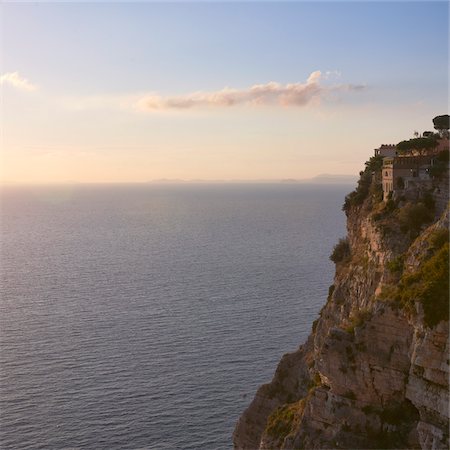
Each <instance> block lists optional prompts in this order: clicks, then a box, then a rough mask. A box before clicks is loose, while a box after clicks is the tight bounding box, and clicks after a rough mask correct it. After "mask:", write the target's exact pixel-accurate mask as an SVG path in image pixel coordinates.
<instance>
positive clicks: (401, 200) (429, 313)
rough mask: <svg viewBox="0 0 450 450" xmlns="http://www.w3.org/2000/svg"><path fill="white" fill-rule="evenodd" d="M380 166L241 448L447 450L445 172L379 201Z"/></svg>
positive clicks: (363, 187) (251, 411)
mask: <svg viewBox="0 0 450 450" xmlns="http://www.w3.org/2000/svg"><path fill="white" fill-rule="evenodd" d="M374 165H377V166H379V160H376V158H372V159H371V160H370V161H369V162H368V163H366V170H365V171H364V172H361V179H360V181H359V184H358V187H357V189H356V190H355V191H354V192H352V193H351V194H349V195H348V196H347V197H346V201H345V204H344V210H345V213H346V215H347V232H348V235H347V237H346V238H344V239H341V240H340V242H339V243H338V244H337V245H336V247H335V249H334V251H333V254H332V256H331V258H332V259H333V261H334V262H335V263H336V275H335V279H334V284H333V285H332V286H330V290H329V295H328V300H327V302H326V304H325V306H324V307H323V308H322V310H321V312H320V317H319V318H318V319H317V320H316V321H315V322H314V324H313V327H312V332H311V334H310V336H309V338H308V339H307V341H306V343H305V344H304V345H302V346H301V347H300V348H299V349H298V350H297V351H296V352H294V353H290V354H287V355H285V356H283V358H282V359H281V361H280V363H279V365H278V368H277V369H276V372H275V375H274V377H273V379H272V381H271V382H270V383H268V384H265V385H263V386H261V387H260V388H259V390H258V391H257V393H256V395H255V398H254V399H253V401H252V402H251V404H250V405H249V407H248V408H247V410H246V411H245V412H244V413H243V414H242V416H241V417H240V419H239V421H238V423H237V425H236V428H235V432H234V436H233V443H234V447H235V448H236V449H258V448H259V449H302V448H303V449H305V448H306V449H338V448H353V449H354V448H364V449H369V448H383V449H393V448H402V449H414V448H422V449H447V448H449V431H448V430H449V406H448V400H449V389H448V375H449V348H448V345H449V343H448V331H449V322H448V317H449V311H448V291H449V287H448V283H449V280H448V251H449V239H448V224H449V210H448V196H447V193H448V170H447V172H446V174H445V175H443V176H440V177H439V178H438V179H435V180H434V181H433V184H432V186H431V188H430V187H429V186H428V187H427V188H426V189H421V188H420V186H419V187H417V186H416V187H415V188H414V189H413V190H410V191H409V192H405V195H401V196H398V197H397V198H391V199H389V200H387V201H383V199H382V193H381V181H380V180H379V179H377V176H376V175H374V173H375V172H374V171H373V168H374ZM443 193H444V194H443ZM443 197H445V198H443Z"/></svg>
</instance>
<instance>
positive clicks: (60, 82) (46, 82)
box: [0, 1, 449, 184]
mask: <svg viewBox="0 0 450 450" xmlns="http://www.w3.org/2000/svg"><path fill="white" fill-rule="evenodd" d="M448 13H449V11H448V4H447V2H430V1H427V2H336V1H335V2H278V3H271V2H247V3H238V2H233V3H231V2H228V3H227V2H224V3H221V2H196V3H190V2H183V3H157V2H154V3H109V2H105V3H56V2H50V3H48V2H47V3H39V2H33V3H17V2H16V3H12V2H10V3H8V2H6V3H2V4H1V5H0V14H1V16H0V20H1V22H0V29H1V36H0V37H1V54H0V89H1V111H0V112H1V163H2V164H1V170H0V181H1V183H7V184H8V183H19V184H21V183H24V184H30V183H31V184H33V183H37V184H42V183H44V184H47V183H72V182H74V183H105V182H106V183H110V182H148V181H152V180H159V179H183V180H197V179H202V180H228V181H233V180H280V179H288V178H289V179H291V178H294V179H303V178H310V177H314V176H316V175H319V174H353V175H355V174H357V173H358V172H359V171H360V170H361V169H362V168H363V165H364V161H366V160H367V159H368V158H369V157H370V156H372V155H373V149H374V148H376V147H378V146H379V145H381V144H388V143H397V142H399V141H401V140H403V139H408V138H410V137H412V136H413V133H414V131H419V132H422V131H425V130H432V129H433V124H432V118H433V117H434V116H436V115H440V114H446V113H448V100H449V97H448V31H449V30H448V22H449V15H448Z"/></svg>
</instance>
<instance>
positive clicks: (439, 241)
mask: <svg viewBox="0 0 450 450" xmlns="http://www.w3.org/2000/svg"><path fill="white" fill-rule="evenodd" d="M448 241H449V234H448V230H447V229H446V228H439V229H437V230H435V231H433V233H431V234H430V237H429V238H428V242H429V243H430V245H431V247H432V248H433V249H435V250H439V249H440V248H441V247H442V246H443V245H444V244H446V243H448Z"/></svg>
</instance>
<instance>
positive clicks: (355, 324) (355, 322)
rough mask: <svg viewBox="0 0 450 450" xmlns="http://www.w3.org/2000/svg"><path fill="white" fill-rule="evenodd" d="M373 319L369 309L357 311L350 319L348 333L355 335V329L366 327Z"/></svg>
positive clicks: (346, 329)
mask: <svg viewBox="0 0 450 450" xmlns="http://www.w3.org/2000/svg"><path fill="white" fill-rule="evenodd" d="M371 317H372V312H371V311H369V310H368V309H360V310H359V311H356V312H355V313H354V314H353V315H352V316H351V318H350V324H349V325H348V326H347V327H346V328H345V331H347V333H354V332H355V328H359V327H361V326H362V325H364V324H365V323H366V322H367V321H368V320H369V319H370V318H371Z"/></svg>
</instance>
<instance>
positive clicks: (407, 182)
mask: <svg viewBox="0 0 450 450" xmlns="http://www.w3.org/2000/svg"><path fill="white" fill-rule="evenodd" d="M433 164H434V157H433V156H431V155H429V156H395V157H386V158H383V167H382V174H381V178H382V184H383V200H384V201H387V200H388V199H389V198H390V196H392V195H394V194H396V193H397V192H399V191H403V190H407V189H409V188H410V187H417V186H418V185H419V184H420V185H422V186H424V187H425V186H427V185H428V184H429V183H430V182H431V177H430V168H431V167H432V166H433Z"/></svg>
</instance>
